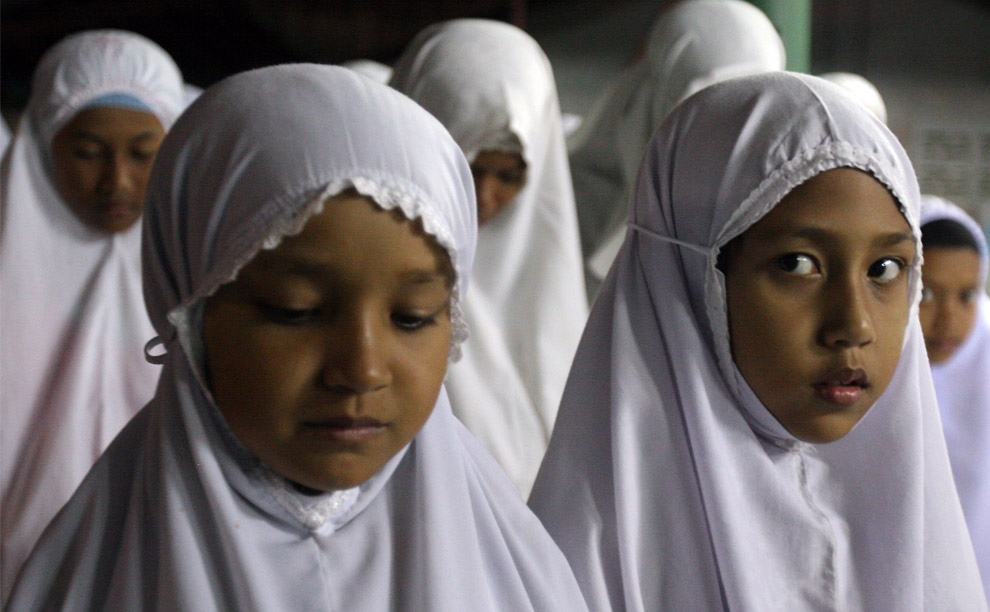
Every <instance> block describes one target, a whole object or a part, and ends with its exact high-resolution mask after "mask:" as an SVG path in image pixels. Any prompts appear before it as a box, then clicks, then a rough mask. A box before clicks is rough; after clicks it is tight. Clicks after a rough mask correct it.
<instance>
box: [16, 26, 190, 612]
mask: <svg viewBox="0 0 990 612" xmlns="http://www.w3.org/2000/svg"><path fill="white" fill-rule="evenodd" d="M111 93H123V94H128V95H130V96H133V97H135V98H137V99H138V100H140V101H141V102H142V103H143V104H145V105H146V106H147V107H149V108H150V109H152V111H153V112H154V113H155V115H156V116H157V117H158V119H159V121H161V123H162V126H163V127H165V128H166V129H168V127H169V126H170V125H171V124H172V122H173V121H174V120H175V118H176V116H177V115H178V114H179V112H180V111H181V109H182V79H181V76H180V75H179V70H178V68H177V67H176V66H175V63H174V62H173V61H172V59H171V58H170V57H169V56H168V54H166V53H165V51H163V50H162V49H161V48H160V47H158V45H156V44H154V43H153V42H151V41H149V40H147V39H146V38H144V37H142V36H138V35H137V34H132V33H129V32H121V31H114V30H101V31H92V32H84V33H81V34H76V35H73V36H70V37H68V38H66V39H65V40H63V41H62V42H60V43H59V44H57V45H55V46H54V47H53V48H52V49H51V50H49V51H48V52H47V53H46V54H45V56H44V57H43V58H42V60H41V62H40V63H39V65H38V68H37V70H36V71H35V75H34V82H33V84H32V91H31V99H30V101H29V102H28V106H27V109H26V110H25V113H24V116H23V118H22V119H21V121H20V125H19V126H18V129H17V135H16V136H15V138H14V140H13V141H12V142H11V144H10V148H9V149H8V150H7V153H6V155H5V156H4V158H3V165H2V170H0V176H2V185H0V223H2V226H0V329H2V334H3V341H2V343H0V404H2V411H0V458H2V466H0V500H2V507H0V526H2V528H0V540H2V544H0V557H2V564H0V576H2V584H0V590H2V592H3V597H4V599H5V598H6V595H7V593H8V592H9V587H10V584H11V582H12V580H13V578H14V577H15V576H16V573H17V568H18V567H20V565H21V563H22V562H23V561H24V558H25V557H27V554H28V553H29V552H30V550H31V547H32V546H33V545H34V542H35V540H37V538H38V536H39V535H40V534H41V530H42V529H44V527H45V525H47V524H48V521H49V520H51V518H52V516H54V515H55V513H56V512H57V511H58V509H59V508H60V507H61V506H62V504H64V503H65V502H66V500H68V499H69V496H70V495H71V494H72V492H73V491H74V490H75V488H76V487H77V486H78V485H79V483H80V481H82V479H83V476H85V475H86V472H88V471H89V468H90V466H92V465H93V462H94V461H95V460H96V458H97V457H99V455H100V453H101V452H103V449H104V448H106V446H107V445H108V444H109V443H110V441H111V440H113V438H114V436H116V435H117V432H119V431H120V429H121V428H122V427H123V426H124V424H125V423H127V421H128V420H130V418H131V417H132V416H134V414H135V413H136V412H137V411H138V410H139V409H140V408H141V406H143V405H144V404H145V403H146V402H147V401H148V400H149V399H151V396H152V394H153V393H154V387H155V383H156V381H157V380H158V374H159V368H158V367H157V366H153V365H151V364H149V363H146V362H145V361H144V359H143V357H142V353H141V349H142V347H143V346H144V344H145V342H147V341H148V340H149V339H150V338H151V337H152V336H153V335H154V331H153V330H152V328H151V324H150V323H149V321H148V316H147V314H146V312H145V308H144V299H143V298H142V296H141V264H140V260H139V247H140V237H141V234H140V232H141V228H140V224H136V225H135V226H134V227H132V228H130V229H128V230H126V231H124V232H121V233H118V234H107V233H104V232H100V231H97V230H93V229H91V228H89V226H87V225H85V224H83V222H82V221H80V220H79V219H78V218H77V217H76V216H75V215H74V214H73V213H72V211H70V210H69V208H68V205H67V204H66V203H65V201H64V200H63V199H62V197H61V196H60V195H59V193H58V191H57V190H56V188H55V185H54V179H53V175H52V166H51V164H52V157H51V143H52V139H53V138H54V136H55V134H56V133H57V132H58V131H59V130H60V129H61V128H62V127H63V126H64V125H65V124H66V123H68V122H69V121H70V120H71V119H72V118H73V117H74V116H75V115H76V113H77V112H79V111H80V110H81V109H82V108H83V107H85V106H86V105H87V104H88V103H90V102H92V101H93V100H95V99H97V98H100V97H102V96H104V95H106V94H111Z"/></svg>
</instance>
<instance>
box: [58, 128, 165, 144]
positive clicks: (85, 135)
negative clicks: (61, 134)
mask: <svg viewBox="0 0 990 612" xmlns="http://www.w3.org/2000/svg"><path fill="white" fill-rule="evenodd" d="M154 135H155V134H154V132H141V133H140V134H138V135H137V136H133V137H131V138H129V139H128V141H129V142H135V141H137V140H145V139H147V138H152V137H153V136H154ZM72 137H73V138H75V139H78V140H91V141H93V142H96V143H99V144H103V143H104V142H105V140H104V139H103V138H102V137H100V136H98V135H96V134H94V133H93V132H87V131H85V130H76V131H74V132H72Z"/></svg>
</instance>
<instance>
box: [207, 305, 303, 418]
mask: <svg viewBox="0 0 990 612" xmlns="http://www.w3.org/2000/svg"><path fill="white" fill-rule="evenodd" d="M208 312H209V315H210V316H207V317H206V318H205V319H204V326H203V334H204V341H205V344H206V353H207V364H208V367H207V369H208V380H209V384H210V389H211V391H212V393H213V395H214V399H215V401H216V403H217V407H218V408H219V410H220V412H221V413H222V414H223V415H224V417H225V418H226V419H227V421H228V422H229V423H230V425H231V428H232V429H234V431H235V433H237V434H238V435H241V436H244V435H245V429H246V428H250V429H254V428H267V429H268V431H270V433H272V434H275V435H280V434H279V433H278V432H280V431H281V430H282V429H283V428H282V427H281V426H280V425H279V423H281V422H282V421H286V422H288V420H289V419H288V418H287V417H288V416H289V414H290V413H291V410H292V408H293V407H294V406H296V405H297V404H299V403H300V401H299V400H300V399H301V398H302V396H303V393H304V392H305V390H306V384H307V382H308V381H309V380H311V379H312V376H313V372H314V368H316V367H318V365H317V364H318V359H315V358H314V355H315V353H316V352H315V351H312V350H309V349H310V348H311V345H312V342H313V338H312V336H306V335H300V334H293V333H291V332H290V333H286V332H284V331H278V330H277V328H274V326H264V325H257V324H255V323H254V322H253V321H251V319H250V317H248V316H247V315H246V314H245V313H244V312H239V311H238V309H237V308H233V307H227V308H225V307H223V306H220V307H217V308H216V309H210V310H208ZM284 433H285V434H286V435H288V433H289V432H288V430H286V431H285V432H284ZM247 437H252V436H250V435H248V436H247Z"/></svg>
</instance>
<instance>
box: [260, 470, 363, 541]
mask: <svg viewBox="0 0 990 612" xmlns="http://www.w3.org/2000/svg"><path fill="white" fill-rule="evenodd" d="M255 476H256V477H257V479H258V480H259V481H260V482H261V484H262V485H263V486H264V487H265V488H266V489H267V490H268V492H269V493H271V495H272V497H274V498H275V501H277V502H278V503H279V505H281V506H282V507H283V508H285V509H286V510H288V512H289V514H291V515H292V516H293V517H295V518H296V519H298V520H299V522H300V523H302V524H303V525H305V526H306V528H307V529H309V530H310V531H316V530H317V529H319V528H320V527H322V526H323V525H325V524H326V522H327V521H329V520H338V519H340V518H341V517H342V516H344V515H345V514H346V513H347V511H348V510H350V509H351V506H353V505H354V502H356V501H357V498H358V493H359V492H360V489H361V488H360V487H354V488H352V489H345V490H343V491H333V492H330V493H327V494H325V495H320V496H318V497H313V498H312V501H311V500H310V499H307V498H306V496H304V495H302V494H301V493H299V492H297V491H295V490H294V489H293V488H292V485H291V484H289V482H288V481H287V480H286V479H284V478H282V477H281V476H279V475H278V474H276V473H275V472H273V471H272V470H271V469H270V468H268V467H266V466H264V465H262V464H260V463H259V464H258V467H257V470H256V471H255Z"/></svg>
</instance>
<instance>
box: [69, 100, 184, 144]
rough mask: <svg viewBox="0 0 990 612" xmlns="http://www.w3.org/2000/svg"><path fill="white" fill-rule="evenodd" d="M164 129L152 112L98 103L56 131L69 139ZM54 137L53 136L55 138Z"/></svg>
mask: <svg viewBox="0 0 990 612" xmlns="http://www.w3.org/2000/svg"><path fill="white" fill-rule="evenodd" d="M164 134H165V129H164V128H163V127H162V124H161V122H160V121H159V120H158V117H156V116H155V115H154V114H152V113H147V112H144V111H139V110H134V109H130V108H116V107H112V106H98V107H94V108H86V109H83V110H81V111H79V112H78V113H76V115H75V116H74V117H73V118H72V119H71V120H70V121H69V122H68V123H67V124H66V125H65V127H63V128H62V129H61V130H59V133H58V136H64V137H69V138H87V137H94V136H95V137H100V138H106V139H110V138H135V137H144V136H163V135H164ZM58 136H56V137H58Z"/></svg>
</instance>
